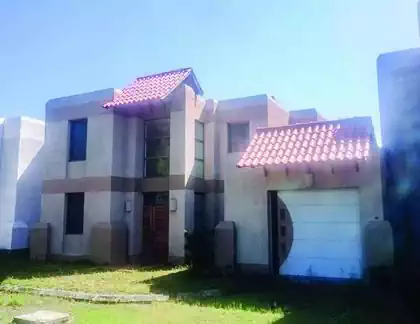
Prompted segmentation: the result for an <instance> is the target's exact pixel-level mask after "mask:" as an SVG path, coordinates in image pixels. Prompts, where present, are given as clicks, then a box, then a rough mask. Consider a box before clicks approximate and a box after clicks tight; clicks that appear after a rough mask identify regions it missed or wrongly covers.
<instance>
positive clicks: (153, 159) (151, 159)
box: [143, 117, 171, 178]
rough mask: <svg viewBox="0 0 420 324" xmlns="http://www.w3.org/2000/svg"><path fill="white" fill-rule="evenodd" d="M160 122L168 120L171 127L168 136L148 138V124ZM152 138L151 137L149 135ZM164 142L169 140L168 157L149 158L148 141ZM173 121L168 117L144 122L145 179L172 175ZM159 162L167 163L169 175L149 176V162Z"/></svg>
mask: <svg viewBox="0 0 420 324" xmlns="http://www.w3.org/2000/svg"><path fill="white" fill-rule="evenodd" d="M159 120H167V122H168V125H169V132H168V135H164V136H152V137H148V134H147V133H148V131H147V124H148V123H153V122H156V121H159ZM149 136H150V135H149ZM159 139H160V140H162V139H167V140H168V146H169V147H168V155H167V156H164V155H159V156H147V143H148V141H149V140H150V141H153V140H159ZM170 145H171V120H170V118H168V117H165V118H157V119H148V120H145V121H144V147H143V148H144V160H143V162H144V166H143V175H144V177H145V178H162V177H169V174H170V169H169V166H170V148H171V146H170ZM157 160H164V161H167V164H168V174H164V175H148V174H147V162H148V161H157Z"/></svg>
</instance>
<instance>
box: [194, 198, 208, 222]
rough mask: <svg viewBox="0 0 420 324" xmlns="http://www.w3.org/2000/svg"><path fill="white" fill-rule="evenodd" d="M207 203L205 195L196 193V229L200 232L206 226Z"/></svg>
mask: <svg viewBox="0 0 420 324" xmlns="http://www.w3.org/2000/svg"><path fill="white" fill-rule="evenodd" d="M205 201H206V196H205V195H204V194H203V193H197V192H196V193H194V229H195V230H200V229H203V227H204V226H205Z"/></svg>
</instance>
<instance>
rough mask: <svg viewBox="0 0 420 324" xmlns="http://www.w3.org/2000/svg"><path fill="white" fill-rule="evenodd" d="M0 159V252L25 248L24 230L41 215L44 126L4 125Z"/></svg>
mask: <svg viewBox="0 0 420 324" xmlns="http://www.w3.org/2000/svg"><path fill="white" fill-rule="evenodd" d="M3 131H4V133H3V139H2V147H1V155H0V249H12V250H14V249H24V248H27V247H28V228H29V227H30V226H31V225H32V224H34V223H35V222H37V221H38V220H39V218H40V212H41V207H40V206H41V186H42V167H43V156H42V153H43V150H42V146H43V142H44V123H43V122H42V121H39V120H35V119H30V118H27V117H16V118H10V119H6V120H5V121H4V129H3Z"/></svg>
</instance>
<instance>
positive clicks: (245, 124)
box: [227, 121, 250, 153]
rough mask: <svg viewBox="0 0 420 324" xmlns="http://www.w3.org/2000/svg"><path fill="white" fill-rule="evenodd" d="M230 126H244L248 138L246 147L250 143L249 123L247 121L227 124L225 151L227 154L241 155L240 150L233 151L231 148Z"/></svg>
mask: <svg viewBox="0 0 420 324" xmlns="http://www.w3.org/2000/svg"><path fill="white" fill-rule="evenodd" d="M232 126H246V127H247V128H248V138H247V143H246V145H249V142H250V135H249V131H250V123H249V121H243V122H230V123H227V150H228V153H242V152H243V151H240V150H237V149H235V150H234V149H233V148H232V129H231V127H232Z"/></svg>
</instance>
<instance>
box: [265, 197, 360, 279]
mask: <svg viewBox="0 0 420 324" xmlns="http://www.w3.org/2000/svg"><path fill="white" fill-rule="evenodd" d="M269 199H270V200H269V206H270V214H269V215H270V218H271V220H270V222H269V224H270V225H271V226H270V232H271V242H270V244H271V246H272V249H271V258H272V269H273V270H274V271H275V270H276V269H277V271H278V273H279V274H280V275H287V276H305V277H318V278H337V279H359V278H361V277H362V248H361V229H360V207H359V194H358V191H357V190H356V189H341V190H337V189H334V190H285V191H270V192H269ZM283 252H284V253H283Z"/></svg>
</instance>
